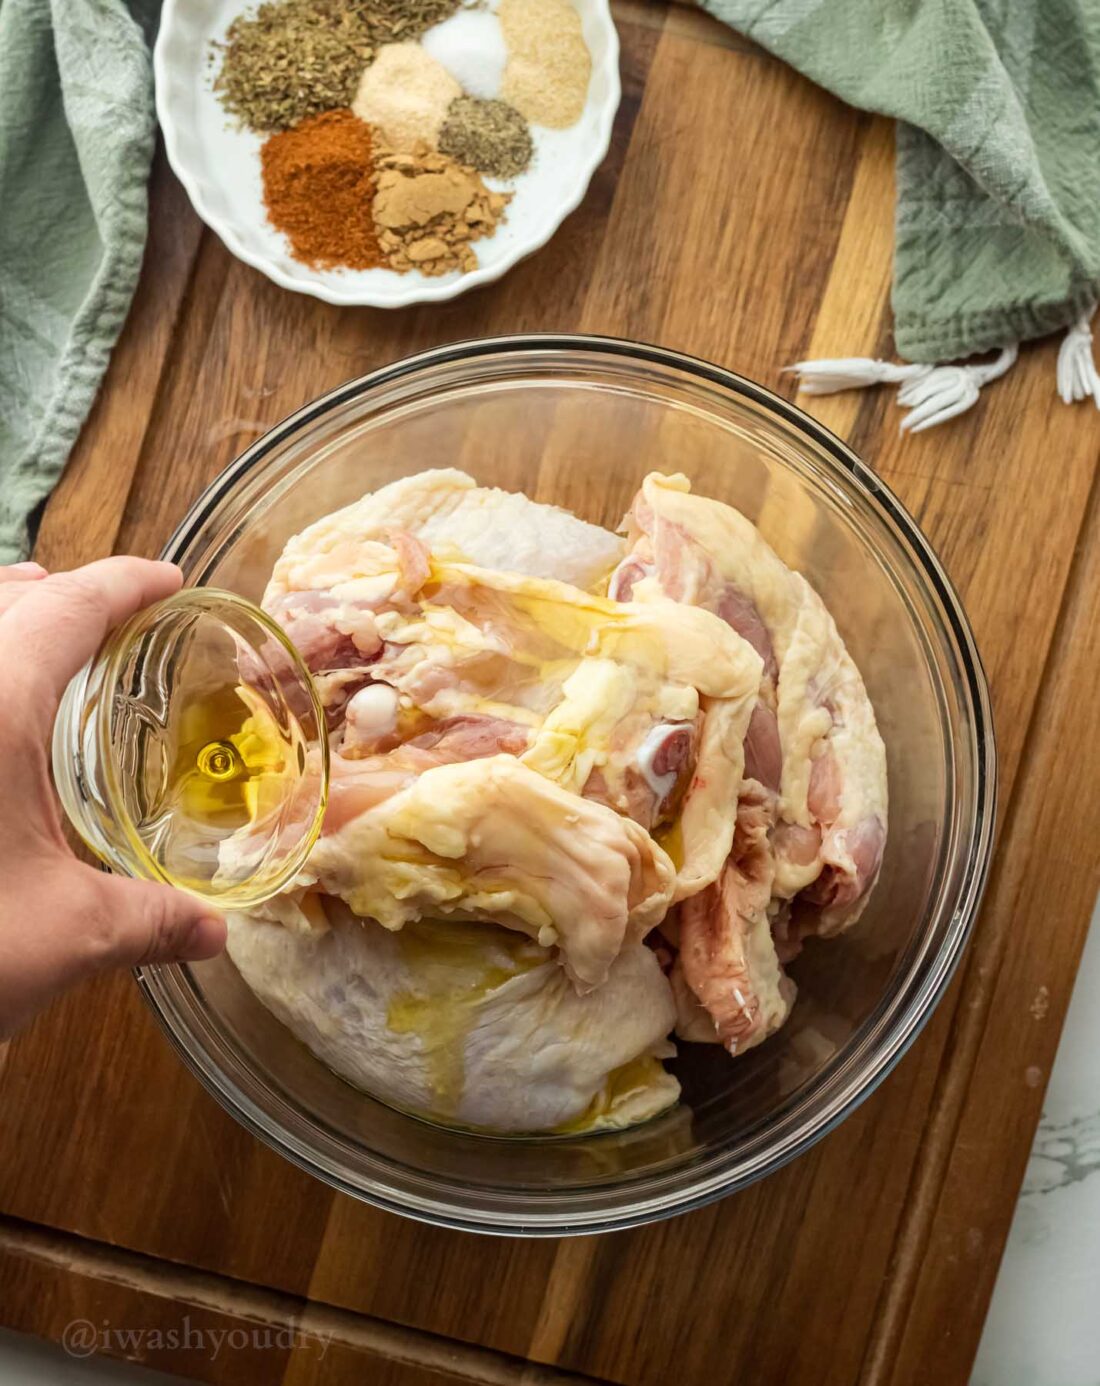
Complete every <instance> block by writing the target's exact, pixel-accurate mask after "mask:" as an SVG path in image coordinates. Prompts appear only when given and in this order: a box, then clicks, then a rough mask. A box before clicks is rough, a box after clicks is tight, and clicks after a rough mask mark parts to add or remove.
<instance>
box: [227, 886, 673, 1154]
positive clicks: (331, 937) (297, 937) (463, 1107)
mask: <svg viewBox="0 0 1100 1386" xmlns="http://www.w3.org/2000/svg"><path fill="white" fill-rule="evenodd" d="M266 908H267V907H265V909H266ZM325 908H326V910H327V912H328V915H329V918H330V921H331V927H330V928H328V929H325V930H318V931H314V932H312V933H306V934H302V933H292V932H291V931H289V930H288V929H286V928H284V927H282V926H281V925H280V924H278V923H273V922H268V921H266V920H264V919H262V918H258V917H254V916H247V915H231V916H230V918H229V955H230V957H231V958H232V959H233V962H234V963H235V964H236V966H237V968H238V970H239V971H240V973H241V975H242V976H243V977H244V979H245V981H246V982H247V983H248V984H249V986H250V987H251V988H252V990H253V991H254V992H255V993H256V995H257V996H258V997H259V998H260V1000H261V1001H262V1002H263V1004H264V1005H265V1006H266V1007H267V1008H268V1009H269V1010H270V1011H271V1012H272V1013H273V1014H274V1015H275V1016H276V1017H277V1018H278V1019H279V1020H280V1021H282V1022H283V1024H285V1025H286V1026H288V1027H289V1029H290V1030H292V1031H293V1033H294V1034H295V1035H297V1036H298V1038H299V1039H300V1040H302V1041H303V1043H305V1044H306V1045H307V1046H308V1047H309V1049H311V1050H312V1051H313V1053H314V1054H315V1055H316V1056H317V1057H318V1058H319V1059H321V1060H322V1061H323V1062H324V1063H326V1064H328V1066H329V1067H330V1068H332V1069H334V1070H335V1071H336V1072H337V1073H338V1074H340V1075H341V1076H342V1077H344V1078H346V1079H347V1080H348V1081H349V1082H351V1083H354V1084H355V1085H356V1086H357V1087H360V1088H363V1089H365V1090H366V1091H367V1092H369V1093H372V1094H374V1095H375V1096H376V1097H378V1098H380V1099H381V1100H382V1101H385V1102H389V1103H392V1104H393V1105H394V1106H396V1107H401V1108H405V1109H407V1110H412V1111H415V1112H419V1113H422V1114H423V1115H425V1116H429V1117H435V1118H437V1119H438V1118H443V1119H445V1120H448V1121H453V1122H456V1123H458V1124H460V1125H465V1126H473V1127H480V1128H482V1129H487V1130H491V1131H498V1132H520V1131H553V1130H555V1129H558V1128H562V1127H568V1129H569V1130H570V1131H575V1132H582V1131H595V1130H600V1129H604V1128H608V1127H615V1126H621V1125H630V1124H633V1123H635V1122H638V1121H644V1120H646V1119H647V1118H648V1117H650V1116H653V1115H655V1114H656V1113H657V1112H660V1111H662V1110H664V1109H665V1108H666V1107H668V1106H671V1105H672V1103H674V1102H675V1101H676V1099H677V1097H678V1096H679V1084H678V1083H677V1082H676V1080H675V1078H673V1077H672V1076H671V1074H668V1073H666V1072H665V1070H664V1069H663V1067H662V1066H661V1063H660V1059H661V1058H662V1057H665V1056H667V1055H669V1054H670V1053H672V1052H673V1051H672V1046H671V1045H669V1044H668V1043H667V1042H666V1041H665V1036H666V1035H667V1034H668V1032H669V1030H670V1029H671V1028H672V1024H673V1020H674V1012H673V1005H672V998H671V993H670V991H669V985H668V982H667V981H666V980H665V978H664V977H663V976H662V974H661V970H660V968H659V967H658V965H657V962H656V959H655V958H654V956H653V954H652V953H651V952H650V950H649V949H648V948H646V947H644V946H643V945H641V944H631V945H630V946H629V947H627V948H626V949H624V950H623V952H622V953H621V954H620V956H619V957H618V958H617V959H616V960H615V962H614V963H613V964H612V966H611V968H610V971H609V973H608V976H607V980H606V981H605V982H604V984H603V986H601V987H600V989H599V990H598V991H596V992H593V993H592V994H591V995H589V996H578V995H577V993H576V992H575V991H574V989H573V987H572V986H570V985H569V983H568V981H567V979H566V977H565V974H564V973H563V971H562V969H561V967H559V966H558V964H557V962H556V960H555V958H554V956H553V954H552V953H550V952H549V951H547V950H546V949H543V948H540V947H539V946H538V945H537V944H535V943H532V942H531V941H530V940H528V939H525V938H524V937H523V936H522V935H520V934H516V933H512V932H510V931H508V930H505V929H501V928H498V927H496V926H495V925H490V924H455V923H447V922H445V921H438V920H426V921H424V922H423V923H420V924H411V925H409V926H408V927H407V928H406V929H404V930H403V931H402V932H401V933H399V934H392V933H389V932H387V931H386V930H385V929H382V928H380V927H379V926H378V925H377V924H374V923H372V922H371V921H370V920H361V919H357V918H356V917H355V916H354V915H352V914H351V912H350V911H348V910H347V909H346V908H344V907H342V906H341V905H340V904H339V902H336V901H332V900H326V901H325Z"/></svg>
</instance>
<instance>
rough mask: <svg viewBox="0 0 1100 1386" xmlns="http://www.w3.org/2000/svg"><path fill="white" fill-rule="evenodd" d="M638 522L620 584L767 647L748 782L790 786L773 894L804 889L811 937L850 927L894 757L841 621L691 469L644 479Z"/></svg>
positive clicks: (875, 864)
mask: <svg viewBox="0 0 1100 1386" xmlns="http://www.w3.org/2000/svg"><path fill="white" fill-rule="evenodd" d="M629 522H630V538H631V546H630V552H629V555H628V557H627V559H626V560H624V563H623V564H622V565H620V568H619V569H618V570H617V571H616V573H615V574H613V576H612V584H611V590H612V591H613V592H618V593H623V594H625V595H630V596H631V597H632V598H633V599H636V600H641V601H645V600H647V599H653V598H658V599H660V598H668V597H673V598H675V599H676V600H678V601H685V602H690V603H693V604H697V605H699V606H702V607H704V608H705V609H707V610H710V611H713V612H715V613H716V614H718V615H720V616H722V617H723V619H725V620H726V621H727V622H728V623H729V624H730V625H731V626H732V627H733V628H734V629H735V630H737V631H738V632H739V633H740V634H741V635H742V636H743V637H744V638H745V639H746V640H747V641H749V643H750V644H752V646H753V648H754V649H756V651H757V652H758V653H759V654H760V656H761V658H762V660H763V664H764V674H763V679H762V682H761V688H760V694H759V698H758V701H757V705H756V709H755V711H754V713H753V718H752V722H751V723H750V727H749V736H748V738H747V744H746V758H747V763H748V765H747V773H748V774H749V775H750V776H751V777H752V778H755V779H758V780H759V781H760V782H761V783H763V784H764V785H766V786H772V787H776V788H778V789H779V791H780V803H779V818H780V823H781V826H780V829H779V831H777V833H776V837H775V858H776V860H775V880H774V883H773V890H774V893H775V894H776V895H778V896H780V897H782V898H790V897H792V896H795V895H797V894H799V892H805V894H804V895H803V896H802V898H801V900H800V910H799V915H800V918H801V920H802V923H801V926H800V927H801V931H802V932H803V933H805V932H816V933H821V934H832V933H836V932H838V931H839V930H840V929H843V928H846V927H847V926H848V925H850V924H851V923H853V922H854V920H855V919H856V918H857V917H858V915H859V913H860V911H861V909H862V908H863V906H864V905H865V904H866V901H867V897H868V895H869V893H870V890H871V887H872V885H873V884H874V881H875V879H876V877H877V874H878V869H879V866H880V864H881V860H882V851H883V847H884V844H885V840H886V821H887V814H886V755H885V749H884V747H883V744H882V738H881V737H880V736H879V734H878V729H877V727H876V725H875V716H874V711H873V709H872V707H871V703H870V699H869V698H868V697H867V692H866V689H865V688H864V685H863V680H862V679H861V677H860V675H859V671H858V670H857V669H856V667H855V665H854V664H853V663H852V660H851V658H850V656H849V655H848V652H847V650H846V649H845V648H844V645H843V642H842V641H841V639H840V636H839V634H838V633H837V629H836V625H835V624H834V622H833V619H832V617H831V616H830V615H829V613H828V611H826V609H825V606H824V604H823V603H822V601H821V598H820V597H819V596H818V595H817V593H816V592H815V591H814V590H813V588H812V587H810V585H809V583H807V582H806V580H805V579H804V578H803V577H802V576H801V575H800V574H799V573H795V572H792V571H791V570H790V569H789V568H787V567H786V565H785V564H784V563H783V562H782V561H781V560H780V559H779V558H778V557H777V555H776V554H775V553H774V552H773V551H772V549H771V548H769V546H768V545H767V544H766V543H765V541H764V539H763V537H762V536H761V535H760V533H759V531H758V530H757V529H756V528H755V526H754V525H752V524H751V523H750V522H749V521H748V520H747V519H745V517H744V516H743V515H741V514H739V513H738V512H737V511H736V510H734V509H732V508H731V507H730V506H727V505H723V504H721V503H720V502H718V501H712V500H707V499H705V498H704V497H701V496H694V495H691V494H690V484H689V483H688V481H687V479H686V478H684V477H682V476H674V477H664V476H660V475H658V474H656V473H653V474H651V475H650V476H648V477H647V478H646V480H645V481H644V482H643V484H642V489H641V491H640V492H639V494H638V496H637V497H636V498H635V501H634V504H633V507H632V510H631V514H630V517H629ZM773 717H774V725H773ZM777 750H778V752H779V754H778V755H777ZM777 766H778V768H779V776H778V784H774V785H773V782H774V781H775V779H776V768H777ZM810 886H812V887H813V890H812V891H807V890H806V887H810Z"/></svg>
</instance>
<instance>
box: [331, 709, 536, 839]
mask: <svg viewBox="0 0 1100 1386" xmlns="http://www.w3.org/2000/svg"><path fill="white" fill-rule="evenodd" d="M374 686H375V687H384V686H385V685H374ZM526 745H527V730H526V728H525V727H520V726H517V725H516V724H515V723H514V722H504V721H501V720H500V719H499V718H493V717H455V718H452V719H451V720H450V721H449V722H437V723H434V724H432V726H431V728H430V729H429V730H427V731H424V732H421V733H420V734H418V735H416V736H413V737H411V738H410V739H409V740H408V741H404V742H401V743H400V744H399V745H396V746H393V747H391V748H387V749H386V751H385V753H384V754H374V755H370V754H368V755H359V756H356V757H354V758H351V759H349V758H348V756H347V755H345V754H344V748H343V747H341V749H340V750H339V751H336V752H334V753H333V754H332V756H331V759H330V770H329V798H328V806H327V808H326V810H325V824H324V831H325V832H326V833H334V832H338V831H339V830H340V829H341V828H343V827H344V826H345V824H347V823H350V822H351V820H352V819H353V818H356V817H357V816H358V815H359V814H361V813H366V812H367V811H368V810H370V809H372V808H375V807H376V806H377V805H378V804H380V803H382V802H383V800H385V799H389V798H390V797H391V796H392V795H394V794H397V793H398V792H399V791H400V790H402V789H407V788H408V787H409V786H410V785H411V784H412V783H413V781H414V780H415V779H416V778H417V776H419V775H422V774H423V773H424V771H425V770H431V769H433V768H434V767H435V766H438V765H456V764H458V763H459V762H461V761H470V760H482V759H484V758H485V757H486V756H496V755H502V754H504V755H519V754H520V752H521V751H522V750H523V749H524V748H525V747H526Z"/></svg>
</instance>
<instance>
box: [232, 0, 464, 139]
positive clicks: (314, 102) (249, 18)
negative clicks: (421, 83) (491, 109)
mask: <svg viewBox="0 0 1100 1386" xmlns="http://www.w3.org/2000/svg"><path fill="white" fill-rule="evenodd" d="M458 5H459V0H267V3H266V4H262V5H260V7H259V8H258V9H257V10H256V11H255V13H245V14H243V15H241V16H239V17H238V18H237V19H235V20H234V21H233V23H232V24H231V25H230V26H229V29H228V31H227V33H226V41H225V43H224V45H221V47H222V48H223V54H222V64H221V70H220V71H219V73H218V76H217V78H216V79H215V82H214V90H215V91H216V92H217V93H218V96H219V98H220V99H221V102H222V104H223V105H224V106H225V108H226V110H228V111H230V112H231V113H232V114H233V115H235V116H237V117H238V118H239V119H240V120H241V121H243V122H244V124H245V125H247V126H249V127H250V128H251V129H253V130H261V131H269V130H286V129H289V128H290V127H291V126H292V125H297V124H298V122H299V121H301V120H304V119H305V118H306V117H308V116H311V115H317V114H319V113H320V112H321V111H330V110H334V109H336V108H337V107H346V106H350V104H351V102H352V98H353V97H354V96H355V91H356V88H357V86H358V84H359V78H360V77H361V75H362V73H363V69H364V68H365V67H366V66H367V65H368V63H369V62H370V61H371V59H372V58H373V56H374V52H375V49H376V48H378V47H379V46H380V45H382V44H384V43H392V42H394V41H395V40H399V39H406V38H416V37H418V36H419V35H420V34H421V33H422V32H423V31H424V30H425V29H427V28H430V27H431V25H433V24H438V23H439V22H440V20H443V19H446V18H447V17H448V16H449V15H451V14H453V13H454V11H455V10H456V9H457V8H458Z"/></svg>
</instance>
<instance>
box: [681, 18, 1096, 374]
mask: <svg viewBox="0 0 1100 1386" xmlns="http://www.w3.org/2000/svg"><path fill="white" fill-rule="evenodd" d="M703 3H704V5H705V6H706V8H707V9H709V10H710V11H711V13H712V14H714V15H716V16H717V17H718V18H719V19H721V20H723V21H724V22H725V23H726V24H729V25H730V26H732V27H733V28H735V29H738V30H739V31H741V32H742V33H744V34H747V35H748V36H749V37H750V38H752V39H754V40H755V41H756V42H757V43H759V44H760V45H761V46H762V47H764V48H767V49H769V50H770V51H771V52H773V53H775V54H777V55H778V56H779V57H781V58H783V59H785V60H786V61H787V62H789V63H791V64H792V66H794V67H796V68H798V69H799V70H800V71H801V72H804V73H805V74H806V76H808V77H810V78H812V79H813V80H814V81H815V82H817V83H819V84H820V85H821V86H823V87H826V88H827V89H828V90H829V91H832V92H834V93H835V94H836V95H837V96H839V97H841V98H842V99H843V100H844V101H847V102H848V103H849V104H850V105H853V106H859V107H861V108H862V109H864V110H868V111H878V112H881V113H882V114H884V115H889V116H895V117H896V118H897V119H898V120H899V122H901V123H900V124H899V125H898V134H897V214H896V215H897V235H896V249H895V262H894V293H893V304H894V338H895V344H896V346H897V350H898V354H899V355H900V356H902V357H904V358H906V359H907V360H909V361H923V362H931V361H948V360H951V359H952V358H954V357H958V356H968V355H971V354H972V353H975V352H980V351H987V350H989V349H991V348H993V347H1001V346H1004V345H1007V344H1009V343H1013V342H1017V341H1022V340H1024V339H1025V338H1030V337H1039V336H1043V335H1044V334H1046V333H1048V332H1053V331H1055V330H1057V329H1058V328H1061V327H1066V326H1068V325H1069V324H1071V323H1072V322H1074V321H1075V320H1076V319H1078V318H1080V317H1081V316H1082V315H1083V314H1087V313H1089V312H1090V311H1091V309H1092V307H1093V305H1094V304H1095V303H1096V301H1097V299H1100V0H703Z"/></svg>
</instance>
